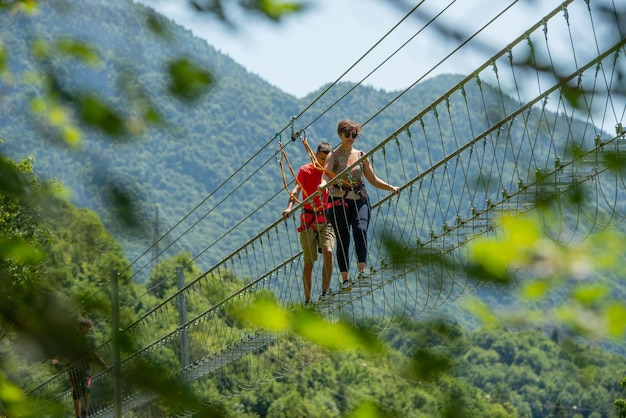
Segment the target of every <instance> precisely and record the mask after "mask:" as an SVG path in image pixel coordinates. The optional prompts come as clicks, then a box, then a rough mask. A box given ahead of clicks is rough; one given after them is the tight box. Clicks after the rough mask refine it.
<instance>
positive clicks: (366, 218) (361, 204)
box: [351, 200, 370, 272]
mask: <svg viewBox="0 0 626 418" xmlns="http://www.w3.org/2000/svg"><path fill="white" fill-rule="evenodd" d="M354 214H355V216H354V217H353V218H352V219H351V221H352V224H351V225H352V236H353V238H354V249H355V251H356V257H357V261H358V264H357V269H358V271H359V272H364V271H365V268H366V266H367V230H368V228H369V223H370V207H369V204H368V203H367V201H365V200H357V201H355V211H354Z"/></svg>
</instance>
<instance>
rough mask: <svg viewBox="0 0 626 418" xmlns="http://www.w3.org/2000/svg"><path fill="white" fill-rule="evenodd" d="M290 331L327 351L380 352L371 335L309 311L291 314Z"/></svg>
mask: <svg viewBox="0 0 626 418" xmlns="http://www.w3.org/2000/svg"><path fill="white" fill-rule="evenodd" d="M292 321H293V322H292V329H293V331H294V332H295V333H297V334H299V335H301V336H302V337H304V338H306V339H308V340H309V341H311V342H313V343H315V344H317V345H319V346H321V347H324V348H326V349H329V350H335V351H336V350H361V351H365V352H370V353H376V352H380V350H382V344H381V343H380V342H379V341H378V340H376V339H375V338H374V337H373V336H372V334H370V333H368V332H365V331H363V330H360V329H358V328H355V327H353V326H351V325H350V324H348V323H346V322H343V321H339V322H330V321H328V320H326V319H324V318H323V317H322V316H321V315H319V314H317V313H316V312H314V311H311V310H309V309H299V310H296V311H295V312H294V313H293V320H292Z"/></svg>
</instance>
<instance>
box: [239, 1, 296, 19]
mask: <svg viewBox="0 0 626 418" xmlns="http://www.w3.org/2000/svg"><path fill="white" fill-rule="evenodd" d="M242 5H243V6H244V7H246V8H248V9H250V10H258V11H260V12H261V13H263V14H264V15H265V16H267V17H268V18H270V19H271V20H274V21H279V20H280V19H282V18H283V17H285V16H287V15H290V14H293V13H297V12H301V11H303V10H304V9H305V6H304V4H302V3H293V2H282V1H275V0H244V1H242Z"/></svg>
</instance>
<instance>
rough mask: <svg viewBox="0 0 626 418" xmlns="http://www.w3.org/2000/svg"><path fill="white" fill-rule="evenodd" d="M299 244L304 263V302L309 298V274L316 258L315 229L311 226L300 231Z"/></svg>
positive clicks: (310, 283) (310, 286)
mask: <svg viewBox="0 0 626 418" xmlns="http://www.w3.org/2000/svg"><path fill="white" fill-rule="evenodd" d="M300 244H301V245H302V253H303V255H304V265H303V267H302V286H303V288H304V301H305V303H306V302H307V301H309V300H311V289H312V287H313V284H312V279H311V276H312V274H313V264H314V263H315V260H317V241H316V238H315V231H314V230H313V229H311V228H308V229H305V230H304V231H302V232H300Z"/></svg>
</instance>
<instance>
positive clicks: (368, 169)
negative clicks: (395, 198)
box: [363, 158, 398, 194]
mask: <svg viewBox="0 0 626 418" xmlns="http://www.w3.org/2000/svg"><path fill="white" fill-rule="evenodd" d="M363 175H364V176H365V178H366V179H367V181H369V182H370V183H371V184H372V186H374V187H376V188H377V189H381V190H388V191H390V192H392V193H394V194H395V193H398V188H397V187H396V186H392V185H391V184H389V183H387V182H384V181H382V180H381V179H380V178H379V177H378V176H377V175H376V173H374V167H372V165H371V164H370V160H369V158H365V159H364V160H363Z"/></svg>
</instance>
